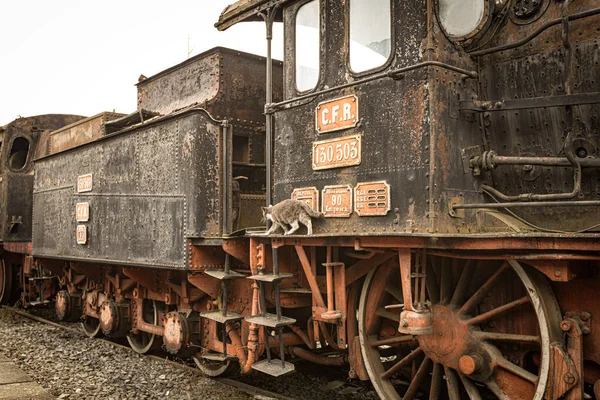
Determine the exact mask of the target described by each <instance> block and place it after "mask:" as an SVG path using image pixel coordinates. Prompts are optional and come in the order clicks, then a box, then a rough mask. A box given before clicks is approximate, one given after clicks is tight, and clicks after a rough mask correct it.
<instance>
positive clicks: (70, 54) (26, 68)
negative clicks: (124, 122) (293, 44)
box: [0, 0, 283, 126]
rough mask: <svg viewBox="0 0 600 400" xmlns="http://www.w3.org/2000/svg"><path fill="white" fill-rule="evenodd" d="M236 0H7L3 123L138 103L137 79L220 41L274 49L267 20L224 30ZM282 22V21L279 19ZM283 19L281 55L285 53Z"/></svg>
mask: <svg viewBox="0 0 600 400" xmlns="http://www.w3.org/2000/svg"><path fill="white" fill-rule="evenodd" d="M233 2H235V0H173V1H169V2H167V1H157V0H145V1H139V0H126V1H115V0H104V1H89V0H88V1H85V0H79V1H77V0H53V1H50V0H20V1H8V0H0V16H2V20H1V22H0V126H1V125H5V124H7V123H9V122H11V121H12V120H14V119H15V118H17V116H19V115H20V116H23V117H26V116H32V115H38V114H53V113H59V114H78V115H85V116H91V115H94V114H97V113H99V112H101V111H112V110H113V109H114V110H115V111H117V112H121V113H130V112H133V111H135V109H136V90H135V86H134V84H135V83H137V78H138V77H139V75H140V74H144V75H146V76H151V75H153V74H156V73H157V72H160V71H162V70H164V69H166V68H168V67H170V66H172V65H175V64H178V63H180V62H182V61H184V60H185V59H186V58H187V57H188V36H189V42H190V46H189V47H190V48H191V49H193V52H192V54H191V55H192V56H193V55H196V54H199V53H201V52H203V51H205V50H208V49H210V48H212V47H215V46H225V47H230V48H235V49H239V50H243V51H247V52H250V53H255V54H261V55H265V54H266V44H265V30H264V24H263V23H254V22H252V23H243V24H238V25H237V26H234V27H232V28H230V29H229V30H227V31H225V32H219V31H217V30H216V29H215V28H214V26H213V25H214V23H215V22H216V21H217V19H218V17H219V14H220V13H221V11H222V10H223V9H224V8H225V7H226V6H227V5H228V4H230V3H233ZM278 25H279V24H278ZM282 36H283V35H282V31H281V27H280V26H279V27H277V28H276V30H275V40H274V47H273V52H274V53H273V55H274V57H276V58H279V59H281V57H282V48H283V45H282Z"/></svg>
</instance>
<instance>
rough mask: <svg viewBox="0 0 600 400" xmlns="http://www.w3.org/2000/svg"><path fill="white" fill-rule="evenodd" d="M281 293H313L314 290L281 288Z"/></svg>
mask: <svg viewBox="0 0 600 400" xmlns="http://www.w3.org/2000/svg"><path fill="white" fill-rule="evenodd" d="M279 291H280V292H281V293H293V294H312V290H310V289H309V288H302V287H300V288H281V289H279Z"/></svg>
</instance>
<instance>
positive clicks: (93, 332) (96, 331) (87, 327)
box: [81, 316, 100, 338]
mask: <svg viewBox="0 0 600 400" xmlns="http://www.w3.org/2000/svg"><path fill="white" fill-rule="evenodd" d="M81 328H82V329H83V333H85V334H86V335H87V336H88V337H91V338H94V337H98V336H100V321H99V320H98V319H97V318H93V317H90V316H86V317H85V319H84V320H83V322H82V323H81Z"/></svg>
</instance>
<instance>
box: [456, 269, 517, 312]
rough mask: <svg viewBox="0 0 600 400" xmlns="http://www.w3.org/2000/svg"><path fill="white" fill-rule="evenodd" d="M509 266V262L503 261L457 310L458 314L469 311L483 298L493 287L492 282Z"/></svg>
mask: <svg viewBox="0 0 600 400" xmlns="http://www.w3.org/2000/svg"><path fill="white" fill-rule="evenodd" d="M508 267H509V264H507V263H504V264H503V265H502V267H500V268H499V269H498V270H497V271H496V272H494V274H493V275H492V276H491V277H490V278H489V279H488V280H487V281H486V282H485V283H484V284H483V285H482V286H481V287H480V288H479V289H478V290H477V291H476V292H475V294H474V295H473V296H471V298H470V299H469V300H467V302H466V303H465V304H463V306H462V307H461V308H460V310H458V314H459V315H464V314H467V313H468V312H469V311H471V310H472V309H473V308H474V307H475V306H476V305H477V304H479V303H480V302H481V300H483V298H484V297H485V295H486V294H488V292H489V291H490V290H491V289H492V288H493V287H494V282H496V280H497V279H498V278H499V277H500V275H502V273H503V272H504V271H506V270H507V269H508Z"/></svg>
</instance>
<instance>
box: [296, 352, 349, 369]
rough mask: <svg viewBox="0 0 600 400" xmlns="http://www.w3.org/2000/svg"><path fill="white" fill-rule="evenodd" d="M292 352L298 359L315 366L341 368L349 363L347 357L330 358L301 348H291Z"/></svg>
mask: <svg viewBox="0 0 600 400" xmlns="http://www.w3.org/2000/svg"><path fill="white" fill-rule="evenodd" d="M290 352H291V353H292V354H293V355H295V356H296V357H299V358H302V359H303V360H307V361H310V362H312V363H315V364H320V365H329V366H334V367H340V366H342V365H346V364H347V363H348V361H347V360H346V357H344V356H340V357H328V356H324V355H321V354H315V353H313V352H311V351H309V350H306V349H303V348H301V347H290Z"/></svg>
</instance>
